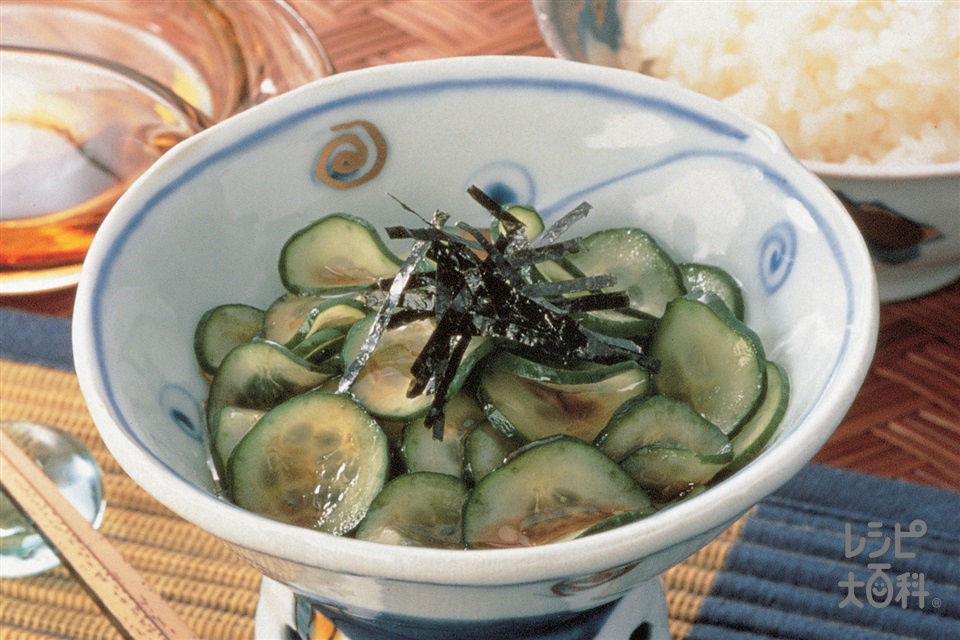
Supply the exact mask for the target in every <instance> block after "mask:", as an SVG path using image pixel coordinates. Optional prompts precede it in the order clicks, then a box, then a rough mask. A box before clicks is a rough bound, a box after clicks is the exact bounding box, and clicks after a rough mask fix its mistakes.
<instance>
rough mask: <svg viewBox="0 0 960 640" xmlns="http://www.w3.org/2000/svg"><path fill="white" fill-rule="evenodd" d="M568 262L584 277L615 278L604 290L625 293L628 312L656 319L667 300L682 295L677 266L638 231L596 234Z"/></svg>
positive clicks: (585, 239)
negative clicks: (609, 276) (639, 313)
mask: <svg viewBox="0 0 960 640" xmlns="http://www.w3.org/2000/svg"><path fill="white" fill-rule="evenodd" d="M568 259H569V261H570V262H571V263H572V264H573V265H574V266H576V267H577V268H578V269H580V270H581V271H582V272H583V273H584V274H586V275H591V276H596V275H605V274H610V275H612V276H614V277H616V279H617V282H616V284H615V285H613V286H611V287H607V289H606V290H608V291H626V292H627V294H628V295H629V296H630V308H631V309H634V310H636V311H642V312H643V313H646V314H649V315H651V316H654V317H657V318H659V317H660V316H662V315H663V311H664V309H665V308H666V305H667V303H668V302H669V301H670V300H672V299H674V298H676V297H677V296H681V295H683V294H684V293H686V290H685V288H684V285H683V276H682V275H681V273H680V269H679V268H678V267H677V264H676V263H675V262H674V261H673V260H672V259H671V258H670V256H669V255H668V254H667V253H666V252H665V251H664V250H663V249H662V248H661V247H660V245H659V244H657V242H656V240H654V239H653V237H652V236H650V234H648V233H646V232H644V231H641V230H640V229H632V228H626V229H607V230H604V231H597V232H596V233H593V234H591V235H589V236H587V237H586V238H584V239H583V250H581V251H580V252H579V253H574V254H571V255H570V256H569V258H568Z"/></svg>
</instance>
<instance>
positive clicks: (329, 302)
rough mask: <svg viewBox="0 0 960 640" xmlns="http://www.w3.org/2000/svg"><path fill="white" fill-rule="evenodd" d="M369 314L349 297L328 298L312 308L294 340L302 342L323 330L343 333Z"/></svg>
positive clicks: (366, 309)
mask: <svg viewBox="0 0 960 640" xmlns="http://www.w3.org/2000/svg"><path fill="white" fill-rule="evenodd" d="M369 313H370V309H368V308H367V307H365V306H364V304H363V303H362V302H360V301H359V300H357V299H356V298H353V297H351V296H338V297H336V298H328V299H326V300H323V301H321V302H320V304H318V305H317V306H316V307H314V308H313V310H312V311H311V312H310V313H309V315H308V316H307V319H306V321H305V322H304V323H303V325H301V327H300V329H301V331H300V333H298V334H297V335H296V336H295V337H294V339H296V340H298V341H303V340H306V339H308V338H309V337H310V336H312V335H313V334H315V333H317V332H320V331H323V330H325V329H339V330H340V331H343V332H344V333H345V332H346V331H347V330H349V329H350V327H351V326H353V324H354V323H356V322H358V321H360V320H363V319H364V318H365V317H366V316H367V315H368V314H369Z"/></svg>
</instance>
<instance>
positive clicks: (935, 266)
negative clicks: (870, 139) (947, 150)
mask: <svg viewBox="0 0 960 640" xmlns="http://www.w3.org/2000/svg"><path fill="white" fill-rule="evenodd" d="M629 3H630V0H599V1H596V2H585V1H584V0H532V6H533V11H534V13H535V15H536V18H537V24H538V26H539V27H540V31H541V33H542V34H543V37H544V40H545V41H546V42H547V45H548V46H549V47H550V48H551V50H552V51H553V52H554V54H555V55H556V56H557V57H559V58H562V59H565V60H574V61H577V62H587V63H590V64H596V65H602V66H606V67H614V68H619V67H620V66H621V65H622V64H623V61H624V57H623V56H622V54H623V53H624V51H626V50H628V49H629V46H628V45H627V44H625V38H627V37H628V36H627V35H626V34H624V24H625V22H626V18H625V12H626V11H627V10H628V7H627V5H628V4H629ZM651 6H652V4H648V5H647V6H646V7H645V10H647V11H650V10H653V11H655V9H651ZM634 55H635V54H634ZM630 57H631V56H630V55H628V56H627V57H626V59H628V60H629V59H630ZM805 165H806V166H807V168H808V169H810V170H811V171H812V172H813V173H815V174H816V175H817V176H819V177H820V178H821V179H822V180H823V181H824V182H825V183H826V184H827V185H828V186H829V187H830V188H831V189H833V190H834V191H835V192H836V193H837V195H838V196H839V197H840V198H841V199H842V200H843V201H844V202H845V204H846V206H847V207H848V211H849V213H850V214H851V216H852V217H853V218H854V220H856V221H857V224H858V226H859V228H860V231H861V233H862V234H863V236H864V239H865V240H866V242H867V245H868V247H869V248H870V252H871V257H872V258H873V265H874V269H875V271H876V273H877V280H878V282H879V295H880V300H881V301H883V302H889V301H894V300H902V299H906V298H913V297H917V296H920V295H923V294H925V293H929V292H931V291H934V290H936V289H939V288H941V287H943V286H944V285H947V284H949V283H951V282H953V281H955V280H957V278H960V162H943V163H937V164H920V165H892V166H891V165H888V166H872V165H849V164H840V163H830V162H815V161H805Z"/></svg>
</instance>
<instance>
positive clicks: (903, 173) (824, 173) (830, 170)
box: [799, 158, 960, 182]
mask: <svg viewBox="0 0 960 640" xmlns="http://www.w3.org/2000/svg"><path fill="white" fill-rule="evenodd" d="M799 159H800V162H802V163H803V165H804V166H806V167H807V168H808V169H809V170H810V171H812V172H813V173H815V174H816V175H817V176H819V177H821V178H833V179H842V180H864V181H872V182H882V181H890V180H923V179H930V178H950V177H958V178H960V161H955V162H936V163H927V164H891V165H884V164H849V163H840V162H819V161H813V160H804V159H803V158H799Z"/></svg>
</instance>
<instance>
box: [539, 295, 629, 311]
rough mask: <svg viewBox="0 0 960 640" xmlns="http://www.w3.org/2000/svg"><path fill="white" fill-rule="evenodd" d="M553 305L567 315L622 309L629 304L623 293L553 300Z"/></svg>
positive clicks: (627, 297) (626, 296)
mask: <svg viewBox="0 0 960 640" xmlns="http://www.w3.org/2000/svg"><path fill="white" fill-rule="evenodd" d="M554 304H555V305H556V306H557V307H559V308H560V309H562V310H563V311H565V312H567V313H582V312H584V311H603V310H606V309H622V308H623V307H625V306H627V305H628V304H630V296H628V295H627V293H626V292H625V291H611V292H610V293H590V294H587V295H584V296H577V297H574V298H563V299H562V300H555V301H554Z"/></svg>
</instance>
